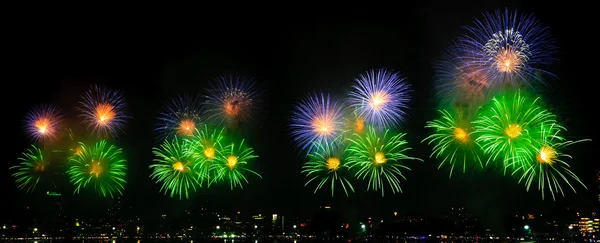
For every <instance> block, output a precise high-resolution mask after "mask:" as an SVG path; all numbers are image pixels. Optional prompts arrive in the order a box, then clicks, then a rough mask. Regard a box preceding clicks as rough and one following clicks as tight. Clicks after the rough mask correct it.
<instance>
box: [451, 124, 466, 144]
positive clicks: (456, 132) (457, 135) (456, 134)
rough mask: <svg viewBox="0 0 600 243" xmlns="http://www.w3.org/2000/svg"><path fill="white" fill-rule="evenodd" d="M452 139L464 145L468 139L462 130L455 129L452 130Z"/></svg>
mask: <svg viewBox="0 0 600 243" xmlns="http://www.w3.org/2000/svg"><path fill="white" fill-rule="evenodd" d="M454 138H455V139H456V140H458V141H459V142H463V143H464V142H466V141H467V140H468V139H469V136H468V134H467V132H466V131H465V130H464V129H462V128H460V127H457V128H454Z"/></svg>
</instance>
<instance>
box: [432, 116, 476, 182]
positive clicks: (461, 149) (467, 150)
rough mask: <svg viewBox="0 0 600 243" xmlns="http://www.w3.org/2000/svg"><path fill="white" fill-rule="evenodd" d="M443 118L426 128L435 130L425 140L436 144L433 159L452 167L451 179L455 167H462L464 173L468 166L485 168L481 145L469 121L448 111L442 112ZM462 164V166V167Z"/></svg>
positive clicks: (441, 164)
mask: <svg viewBox="0 0 600 243" xmlns="http://www.w3.org/2000/svg"><path fill="white" fill-rule="evenodd" d="M439 112H440V113H441V118H439V119H436V120H433V121H428V122H427V124H426V125H425V127H426V128H432V129H434V130H435V131H434V133H433V134H431V135H429V136H428V137H427V138H425V139H424V140H423V142H425V141H428V142H427V144H432V143H433V144H435V145H434V146H433V151H432V152H431V157H434V156H435V158H436V159H441V160H442V161H441V162H440V165H439V167H438V169H439V168H441V167H442V166H443V165H447V166H449V167H450V177H452V172H453V171H454V167H455V166H457V165H458V166H460V167H462V171H463V173H465V172H466V170H467V165H470V164H474V163H478V164H479V166H481V167H482V168H483V164H482V163H481V159H480V158H479V145H477V143H476V142H475V139H474V137H473V128H472V126H471V122H470V121H469V120H466V119H464V118H463V117H462V116H461V114H460V113H458V112H457V113H456V114H451V113H450V112H449V111H447V110H440V111H439ZM461 164H462V166H461Z"/></svg>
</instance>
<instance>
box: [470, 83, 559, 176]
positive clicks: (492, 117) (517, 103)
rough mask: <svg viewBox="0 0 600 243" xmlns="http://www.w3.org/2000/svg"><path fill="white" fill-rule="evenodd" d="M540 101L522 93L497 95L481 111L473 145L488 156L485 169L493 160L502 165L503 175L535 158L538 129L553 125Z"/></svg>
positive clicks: (476, 122) (553, 121) (553, 120)
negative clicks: (476, 144) (542, 126)
mask: <svg viewBox="0 0 600 243" xmlns="http://www.w3.org/2000/svg"><path fill="white" fill-rule="evenodd" d="M539 101H540V98H535V99H532V98H529V97H527V96H525V95H522V94H521V92H515V93H514V94H512V95H500V96H499V97H495V98H493V99H492V101H491V104H489V105H487V106H486V107H484V108H483V109H482V110H481V113H480V116H479V117H478V118H477V119H476V120H475V121H473V125H474V128H475V135H476V136H477V138H476V140H475V141H476V142H477V143H478V144H479V145H480V146H481V148H482V149H483V152H484V153H485V154H487V155H489V157H488V161H487V162H486V165H487V164H488V163H489V162H490V161H492V160H494V161H497V160H500V161H502V164H503V167H504V173H506V170H507V169H509V168H510V169H517V168H519V167H521V166H522V165H523V163H526V161H527V159H526V158H527V157H531V156H535V153H536V151H537V148H536V147H534V146H533V143H534V141H535V140H536V139H539V133H538V130H539V129H537V128H538V127H539V126H540V125H541V124H544V123H546V124H551V123H555V116H554V115H553V114H552V113H550V112H549V111H548V110H546V109H544V108H543V107H542V106H541V105H540V104H539V103H540V102H539Z"/></svg>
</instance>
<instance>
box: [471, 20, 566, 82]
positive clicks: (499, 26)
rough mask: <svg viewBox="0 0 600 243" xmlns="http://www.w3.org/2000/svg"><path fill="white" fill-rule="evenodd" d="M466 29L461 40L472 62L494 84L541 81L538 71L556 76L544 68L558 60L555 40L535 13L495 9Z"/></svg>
mask: <svg viewBox="0 0 600 243" xmlns="http://www.w3.org/2000/svg"><path fill="white" fill-rule="evenodd" d="M466 29H467V30H468V34H467V35H464V36H462V37H461V38H460V39H461V43H462V44H463V45H462V48H463V49H464V51H466V52H468V53H469V55H470V57H469V58H470V59H472V60H471V61H470V63H469V64H470V65H472V67H473V68H474V69H476V70H480V71H481V72H485V73H487V76H488V77H490V81H491V82H493V83H494V86H495V87H501V86H504V85H521V84H526V85H531V84H530V83H529V82H530V81H538V82H542V79H541V76H540V75H538V73H540V74H546V75H549V76H554V75H553V74H552V73H550V72H548V71H547V70H544V69H543V68H542V66H544V65H546V64H550V63H552V62H554V61H556V58H555V57H554V55H555V54H556V47H555V46H554V40H553V39H552V38H550V34H549V31H548V28H547V27H544V26H542V25H541V24H540V22H539V21H538V20H537V19H536V18H535V16H534V15H533V14H520V13H517V11H516V10H515V11H510V10H508V9H505V11H504V12H502V11H500V10H496V11H495V12H494V13H484V14H483V19H476V20H475V21H474V25H473V26H467V27H466Z"/></svg>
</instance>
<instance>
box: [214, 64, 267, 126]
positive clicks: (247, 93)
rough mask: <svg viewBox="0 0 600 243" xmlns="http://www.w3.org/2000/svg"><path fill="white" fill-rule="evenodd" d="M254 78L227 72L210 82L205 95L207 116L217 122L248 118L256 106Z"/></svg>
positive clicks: (256, 93)
mask: <svg viewBox="0 0 600 243" xmlns="http://www.w3.org/2000/svg"><path fill="white" fill-rule="evenodd" d="M255 86H256V83H255V81H254V79H253V78H252V77H251V76H249V75H245V74H238V73H235V74H228V75H223V76H220V77H219V78H217V79H216V80H215V81H214V82H212V83H211V86H210V89H209V90H208V95H207V101H206V105H207V113H208V118H209V119H211V120H215V121H217V122H219V123H224V122H228V123H231V122H239V121H244V120H248V119H249V118H250V117H251V115H252V113H253V110H254V108H255V106H256V102H257V100H256V99H257V96H258V91H257V90H256V88H255Z"/></svg>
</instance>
